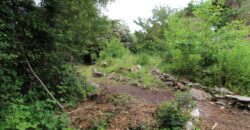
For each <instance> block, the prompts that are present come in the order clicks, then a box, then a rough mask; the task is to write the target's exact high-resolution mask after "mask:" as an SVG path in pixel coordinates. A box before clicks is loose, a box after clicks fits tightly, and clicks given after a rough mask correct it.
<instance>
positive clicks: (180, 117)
mask: <svg viewBox="0 0 250 130" xmlns="http://www.w3.org/2000/svg"><path fill="white" fill-rule="evenodd" d="M158 116H159V123H160V128H169V129H171V130H178V129H182V128H183V127H184V125H185V123H186V121H188V119H189V116H187V115H185V114H183V112H182V111H181V109H180V108H179V105H178V104H177V103H176V102H164V103H163V104H162V105H161V106H160V110H159V112H158Z"/></svg>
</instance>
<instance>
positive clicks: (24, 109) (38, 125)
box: [0, 100, 69, 130]
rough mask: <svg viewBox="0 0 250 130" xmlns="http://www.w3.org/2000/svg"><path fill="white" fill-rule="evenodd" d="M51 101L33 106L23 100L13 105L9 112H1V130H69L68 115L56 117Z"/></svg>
mask: <svg viewBox="0 0 250 130" xmlns="http://www.w3.org/2000/svg"><path fill="white" fill-rule="evenodd" d="M53 108H54V106H53V105H52V104H51V101H37V102H35V103H34V104H32V105H27V104H24V102H23V100H18V101H17V102H16V103H12V104H11V105H10V106H9V107H8V109H7V110H5V111H1V115H2V114H3V116H4V118H3V120H0V128H1V129H18V130H24V129H62V128H68V126H67V122H68V120H69V119H68V117H67V116H66V115H64V116H60V117H56V115H55V111H54V109H53Z"/></svg>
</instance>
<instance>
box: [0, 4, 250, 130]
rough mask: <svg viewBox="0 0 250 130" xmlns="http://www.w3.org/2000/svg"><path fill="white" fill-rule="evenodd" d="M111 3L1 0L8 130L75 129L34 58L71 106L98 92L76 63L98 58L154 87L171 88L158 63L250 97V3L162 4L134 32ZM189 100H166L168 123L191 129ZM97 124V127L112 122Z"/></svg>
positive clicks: (1, 76) (2, 100)
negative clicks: (111, 14) (110, 10)
mask: <svg viewBox="0 0 250 130" xmlns="http://www.w3.org/2000/svg"><path fill="white" fill-rule="evenodd" d="M110 1H112V0H73V1H69V0H42V1H41V3H40V4H39V5H36V4H35V2H34V1H33V0H1V1H0V68H1V69H0V92H1V95H0V119H1V120H0V127H1V128H3V129H32V128H33V129H62V128H67V127H69V126H68V125H67V120H68V119H67V117H66V116H58V117H57V115H61V114H62V113H63V111H62V110H59V109H58V108H59V107H57V106H56V103H55V101H54V100H53V101H52V100H50V96H49V95H48V93H47V92H46V91H44V90H43V87H42V85H41V84H40V82H39V81H38V80H37V78H36V77H35V76H34V74H32V72H31V69H30V68H29V67H28V62H30V64H31V66H32V68H33V69H34V71H35V73H36V74H37V75H38V76H39V78H40V79H41V80H42V81H43V82H44V83H45V85H46V87H47V88H48V89H49V91H50V92H51V93H52V95H54V96H55V98H56V99H57V100H58V101H59V102H60V103H62V104H63V105H64V106H67V105H70V104H71V105H73V106H74V105H75V104H77V102H79V101H83V100H85V99H86V96H87V95H88V94H89V93H91V92H94V91H95V89H94V88H93V87H92V86H91V85H89V84H88V83H87V82H86V79H85V77H83V76H81V75H80V74H79V73H77V71H76V68H75V64H81V63H87V64H90V63H94V62H96V67H97V69H98V70H100V71H102V72H105V73H112V72H115V73H116V75H117V76H123V77H128V78H130V79H131V80H132V82H136V83H139V84H143V85H145V86H147V87H162V86H163V84H162V81H160V80H159V79H157V78H156V77H154V76H153V75H152V74H151V69H152V68H154V67H157V68H160V69H161V70H162V71H164V72H166V73H171V74H173V75H175V76H178V77H181V78H187V79H189V80H191V81H195V82H199V83H202V84H204V85H206V86H209V87H214V86H218V87H227V88H229V89H230V90H232V91H234V92H235V93H238V94H242V95H248V96H250V60H249V59H250V42H249V41H250V40H249V39H250V38H249V36H250V26H249V17H248V13H249V12H248V11H249V0H243V1H240V2H239V1H237V2H238V3H232V2H230V1H228V0H225V1H224V0H206V1H202V2H196V3H190V4H189V6H188V7H187V8H186V9H184V10H174V9H170V8H166V7H158V8H156V9H154V10H153V16H152V17H151V18H149V19H141V18H139V19H138V20H137V21H136V23H137V24H138V25H140V26H141V27H142V28H143V30H142V31H136V32H135V33H134V34H130V33H129V30H128V28H127V27H126V25H123V24H122V23H120V22H119V21H115V20H109V19H108V18H107V17H106V16H103V15H102V14H101V11H100V8H101V7H105V5H106V4H107V3H108V2H110ZM104 62H105V64H107V65H105V66H102V64H103V63H104ZM135 67H137V68H136V69H135V70H133V68H135ZM89 73H90V72H89V71H88V74H89ZM85 76H88V75H85ZM125 99H126V98H125ZM112 100H113V102H114V103H117V105H121V104H120V102H123V100H121V101H120V100H118V101H117V100H116V99H112ZM126 100H127V99H126ZM178 100H179V99H177V101H178ZM189 103H190V102H188V103H187V104H189ZM181 104H186V102H173V103H165V104H164V105H162V107H161V109H160V113H159V116H160V118H161V120H162V121H163V122H167V124H163V123H162V127H170V128H179V127H182V126H183V123H184V122H185V121H186V120H187V119H188V117H186V116H183V113H182V110H181V109H182V108H181V107H180V106H182V107H184V106H183V105H181ZM176 120H177V121H176ZM93 123H94V124H95V125H96V126H97V127H96V128H95V129H97V128H99V126H101V127H103V128H105V127H106V126H107V125H106V124H105V123H104V124H103V123H100V122H93Z"/></svg>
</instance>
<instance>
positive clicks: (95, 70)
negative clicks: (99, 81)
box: [93, 68, 131, 82]
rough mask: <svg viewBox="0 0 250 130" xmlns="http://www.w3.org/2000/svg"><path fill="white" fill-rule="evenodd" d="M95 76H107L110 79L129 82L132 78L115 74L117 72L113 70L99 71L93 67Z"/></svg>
mask: <svg viewBox="0 0 250 130" xmlns="http://www.w3.org/2000/svg"><path fill="white" fill-rule="evenodd" d="M93 76H94V77H107V78H108V79H111V80H116V81H122V82H129V81H130V80H131V79H130V78H124V77H122V76H115V72H112V73H110V74H106V73H102V72H99V71H97V69H96V68H93Z"/></svg>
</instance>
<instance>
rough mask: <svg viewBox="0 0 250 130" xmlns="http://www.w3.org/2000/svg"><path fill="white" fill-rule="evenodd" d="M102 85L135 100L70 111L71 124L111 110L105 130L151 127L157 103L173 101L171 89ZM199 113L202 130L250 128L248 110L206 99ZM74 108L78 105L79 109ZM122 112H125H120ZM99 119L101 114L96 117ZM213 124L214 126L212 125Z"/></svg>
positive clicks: (87, 122) (87, 123) (85, 122)
mask: <svg viewBox="0 0 250 130" xmlns="http://www.w3.org/2000/svg"><path fill="white" fill-rule="evenodd" d="M98 84H99V85H100V86H101V87H105V88H107V90H108V93H113V92H115V93H120V94H121V93H125V94H129V95H131V96H132V97H134V98H135V99H137V100H136V101H134V102H133V103H132V104H133V105H132V106H130V107H124V106H123V107H117V106H115V105H114V104H112V103H109V102H106V103H97V104H95V105H92V107H89V108H87V109H84V110H80V111H77V112H75V113H72V114H71V115H70V117H71V118H72V122H74V123H73V124H74V126H78V127H79V128H82V129H86V128H89V126H90V125H91V121H90V119H93V117H100V115H98V114H96V113H99V112H100V111H102V112H104V113H105V112H111V111H117V110H119V111H118V113H120V114H116V116H115V117H112V118H111V119H110V123H111V126H110V127H109V128H108V129H126V128H139V127H140V126H142V125H149V126H151V127H152V128H153V127H154V125H153V124H152V122H154V121H155V120H156V113H155V111H156V110H157V105H158V104H161V103H162V102H164V101H171V100H174V94H173V93H174V92H173V91H170V90H164V89H153V90H149V89H143V88H139V87H135V86H129V85H124V84H119V83H117V84H116V83H112V82H109V80H107V81H101V82H99V83H98ZM88 104H89V102H87V103H83V104H81V105H80V106H79V107H84V106H85V107H86V106H87V105H88ZM197 104H198V107H199V111H200V114H201V117H200V118H201V123H200V128H201V129H202V130H211V129H212V128H213V126H216V127H215V128H214V130H250V112H249V111H243V110H239V109H232V108H230V109H221V106H219V105H217V104H213V103H212V102H210V101H199V102H197ZM79 107H78V108H79ZM123 112H125V113H126V114H121V113H123ZM100 119H101V117H100ZM216 124H217V125H216Z"/></svg>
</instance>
